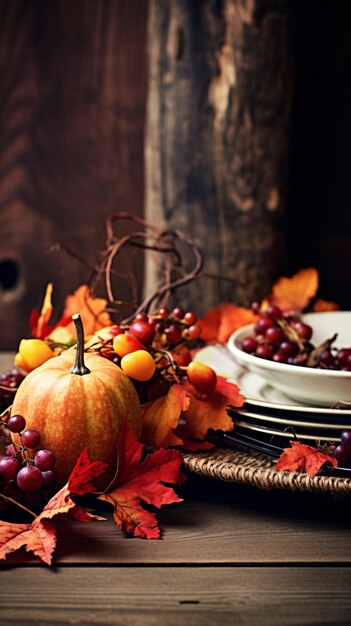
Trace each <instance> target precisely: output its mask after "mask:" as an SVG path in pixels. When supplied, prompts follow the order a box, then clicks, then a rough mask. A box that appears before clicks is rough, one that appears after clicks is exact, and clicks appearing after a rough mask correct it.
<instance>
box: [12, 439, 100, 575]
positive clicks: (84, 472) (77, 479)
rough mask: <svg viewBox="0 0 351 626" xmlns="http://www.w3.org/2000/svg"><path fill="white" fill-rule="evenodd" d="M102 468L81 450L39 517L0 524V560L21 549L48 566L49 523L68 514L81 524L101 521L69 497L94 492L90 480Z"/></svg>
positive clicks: (50, 546) (52, 542)
mask: <svg viewBox="0 0 351 626" xmlns="http://www.w3.org/2000/svg"><path fill="white" fill-rule="evenodd" d="M105 469H106V464H105V463H101V462H96V461H94V462H92V463H91V462H90V461H89V457H88V454H87V451H86V450H83V452H82V453H81V455H80V456H79V458H78V459H77V463H76V465H75V467H74V469H73V471H72V474H71V476H70V479H69V482H68V483H67V485H65V486H64V487H62V489H60V491H58V492H57V493H56V494H55V495H54V496H53V497H52V498H51V500H49V502H48V503H47V505H46V506H45V507H44V509H43V510H42V512H41V513H40V515H35V516H34V514H33V516H34V520H33V521H32V522H31V523H27V524H14V523H11V522H4V521H0V559H5V558H6V556H7V555H8V554H9V553H11V552H14V551H15V550H19V548H22V547H25V548H26V550H27V552H34V554H35V555H36V556H38V557H39V558H41V559H42V561H44V562H45V563H47V564H48V565H51V562H52V555H53V552H54V550H55V546H56V530H55V528H54V526H52V525H51V524H50V520H51V519H52V518H53V517H56V516H57V515H61V516H63V515H69V516H70V517H73V518H74V519H78V520H80V521H83V522H89V521H91V520H92V519H99V520H101V519H103V518H101V517H97V516H95V515H91V514H90V513H87V512H86V511H85V510H84V509H83V508H82V507H80V506H77V505H76V504H75V502H74V501H73V500H72V498H71V494H72V493H75V494H79V495H83V494H84V493H90V492H91V491H93V490H95V488H94V486H93V484H92V480H93V478H98V477H99V476H100V475H101V474H102V473H103V472H104V471H105ZM93 474H94V475H93ZM70 485H71V488H70Z"/></svg>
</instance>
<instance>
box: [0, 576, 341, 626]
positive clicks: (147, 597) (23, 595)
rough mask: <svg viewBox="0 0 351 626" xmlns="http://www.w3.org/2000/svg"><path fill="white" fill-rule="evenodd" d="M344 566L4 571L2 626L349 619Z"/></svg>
mask: <svg viewBox="0 0 351 626" xmlns="http://www.w3.org/2000/svg"><path fill="white" fill-rule="evenodd" d="M350 584H351V570H350V569H349V568H337V569H335V568H321V569H316V568H309V567H306V568H295V569H293V570H289V569H288V570H287V569H286V568H275V569H269V568H259V569H257V568H239V569H238V568H227V567H224V568H208V567H204V568H200V569H199V568H198V569H196V568H182V567H181V568H177V569H174V568H168V567H163V568H148V567H146V568H139V569H137V568H133V567H126V568H123V569H120V568H109V569H108V570H107V569H106V568H97V567H95V568H91V569H86V568H79V567H78V568H64V569H63V568H59V569H57V570H56V572H52V571H48V570H47V569H44V568H43V569H40V570H38V569H36V570H33V569H29V568H27V569H16V570H13V571H8V572H6V579H4V580H3V583H2V585H1V588H0V608H1V622H0V623H2V624H5V623H6V624H9V623H13V624H16V625H17V626H22V624H26V625H27V626H28V625H29V624H35V625H36V626H42V625H43V624H55V625H56V626H58V625H61V624H68V623H70V624H73V623H74V624H80V625H83V624H84V625H90V624H116V625H117V624H118V625H119V624H120V625H123V626H128V625H132V624H133V625H135V626H138V625H139V624H140V625H143V626H145V625H146V626H159V625H160V626H161V625H162V626H163V625H164V624H167V625H169V626H178V625H181V624H182V625H183V624H188V625H189V626H198V625H199V626H200V625H204V624H206V625H207V624H213V625H214V626H216V625H218V626H227V625H228V626H229V625H232V624H234V623H235V624H238V626H240V625H243V626H246V625H248V626H253V624H255V626H256V625H257V626H259V625H266V624H267V625H269V626H275V625H276V626H281V625H282V624H284V625H286V626H304V625H311V626H312V625H317V624H318V625H320V626H321V625H322V624H325V625H326V626H330V625H331V624H333V626H337V625H345V626H346V624H349V623H350V622H349V617H350V611H351V596H350Z"/></svg>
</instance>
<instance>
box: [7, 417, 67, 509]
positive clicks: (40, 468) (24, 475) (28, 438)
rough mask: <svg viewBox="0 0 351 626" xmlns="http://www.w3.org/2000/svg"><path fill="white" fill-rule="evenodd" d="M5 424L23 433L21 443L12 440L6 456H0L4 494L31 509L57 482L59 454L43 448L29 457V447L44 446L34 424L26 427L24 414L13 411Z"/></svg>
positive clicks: (41, 500)
mask: <svg viewBox="0 0 351 626" xmlns="http://www.w3.org/2000/svg"><path fill="white" fill-rule="evenodd" d="M1 424H2V426H3V427H4V428H6V429H7V430H8V431H10V433H13V434H17V435H19V437H20V441H21V444H16V443H9V445H7V447H6V451H5V456H3V457H0V494H1V493H2V494H3V495H4V496H5V497H7V498H11V499H14V500H16V501H18V502H20V503H22V504H23V505H24V506H26V507H27V508H29V509H31V510H36V509H39V508H40V507H42V505H43V503H44V501H45V497H46V494H47V493H48V491H49V490H50V489H51V488H52V487H53V486H54V485H55V482H56V476H55V470H54V466H55V462H56V459H55V456H54V454H53V453H52V452H51V451H50V450H46V449H40V450H38V451H37V452H36V454H35V456H34V458H33V459H32V458H29V451H30V450H33V449H35V448H38V447H39V446H40V434H39V433H38V431H37V430H35V429H34V428H28V429H26V420H25V418H24V417H23V416H22V415H12V416H11V417H10V418H9V419H8V421H7V423H6V422H1ZM5 436H6V435H5ZM9 440H10V438H9Z"/></svg>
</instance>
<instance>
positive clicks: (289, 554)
mask: <svg viewBox="0 0 351 626" xmlns="http://www.w3.org/2000/svg"><path fill="white" fill-rule="evenodd" d="M4 362H5V363H6V362H7V361H6V359H5V358H4V357H0V371H2V370H3V369H4V367H3V365H4ZM181 495H182V496H183V497H184V502H183V503H181V504H177V505H171V506H168V507H165V508H164V509H163V510H161V511H160V513H159V516H158V517H159V520H160V525H161V528H162V529H163V536H162V539H161V540H159V541H151V540H150V541H146V540H142V539H131V538H126V537H125V536H124V535H123V533H122V532H121V531H120V530H119V529H118V528H117V527H116V526H115V525H114V523H113V521H112V520H111V519H109V520H108V521H106V522H99V523H97V522H96V523H94V522H93V523H91V524H80V523H78V522H74V523H73V522H72V523H69V524H68V523H66V524H65V526H62V525H61V526H59V525H58V547H57V549H56V552H55V559H54V566H53V567H52V568H49V567H47V566H45V565H42V564H41V563H40V562H39V561H38V560H35V559H32V558H31V557H30V556H29V555H27V554H26V553H25V552H24V551H20V552H18V553H17V554H14V555H13V556H12V557H11V559H9V560H8V561H5V562H3V565H2V568H1V584H0V622H1V624H5V623H6V624H7V625H8V624H14V625H16V626H20V625H22V624H33V625H34V624H35V625H37V626H41V625H44V624H54V625H55V626H56V625H61V624H79V625H85V624H86V625H93V624H118V625H121V626H122V625H123V626H133V625H136V626H139V624H140V625H143V626H159V625H160V626H161V625H162V626H163V625H170V626H173V625H174V626H178V624H179V625H180V624H186V625H187V626H198V625H199V626H200V625H205V624H206V625H207V624H211V626H212V625H217V624H218V625H221V626H226V625H227V624H228V625H229V624H235V625H238V626H240V625H248V626H256V625H259V624H267V625H268V624H269V625H275V624H276V625H277V626H278V625H279V626H282V625H289V626H290V625H294V626H303V625H305V624H309V625H312V624H313V625H316V626H317V625H318V626H321V625H323V624H325V625H327V626H334V625H336V624H345V625H346V624H351V593H350V591H351V533H350V522H351V511H350V509H351V507H350V506H349V504H350V503H349V501H348V500H344V499H339V500H336V499H333V498H331V497H325V496H318V495H311V494H294V493H285V492H278V491H276V492H270V491H267V492H264V491H259V490H255V489H253V488H248V487H242V486H238V485H233V484H226V483H222V482H220V481H215V480H212V479H207V478H202V477H198V476H195V475H189V478H188V481H187V482H186V483H185V484H184V485H183V486H182V488H181Z"/></svg>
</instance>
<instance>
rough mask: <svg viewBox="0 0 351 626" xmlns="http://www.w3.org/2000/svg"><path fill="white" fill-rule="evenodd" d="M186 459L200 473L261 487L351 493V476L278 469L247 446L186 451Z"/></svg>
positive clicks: (337, 493) (185, 463) (188, 467)
mask: <svg viewBox="0 0 351 626" xmlns="http://www.w3.org/2000/svg"><path fill="white" fill-rule="evenodd" d="M183 460H184V465H185V467H186V468H187V469H189V470H191V471H192V472H195V473H197V474H202V475H205V476H210V477H212V478H218V479H220V480H224V481H227V482H236V483H244V484H247V485H254V486H255V487H259V488H260V489H288V490H291V491H314V492H319V493H325V494H334V495H343V496H346V495H351V478H341V477H336V476H309V475H308V474H304V473H299V472H278V471H277V470H276V469H275V468H274V463H273V461H272V460H271V459H269V458H268V457H266V456H264V455H263V454H259V453H258V452H253V451H247V450H244V449H239V448H238V449H231V450H228V449H225V448H215V449H214V450H207V451H206V452H197V453H192V454H190V453H187V454H185V455H184V459H183Z"/></svg>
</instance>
